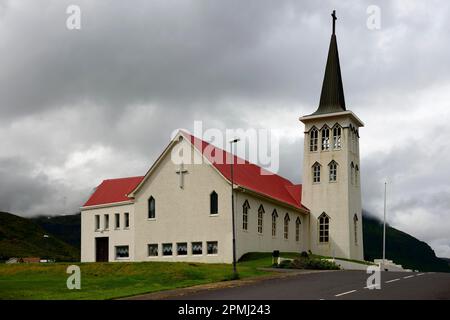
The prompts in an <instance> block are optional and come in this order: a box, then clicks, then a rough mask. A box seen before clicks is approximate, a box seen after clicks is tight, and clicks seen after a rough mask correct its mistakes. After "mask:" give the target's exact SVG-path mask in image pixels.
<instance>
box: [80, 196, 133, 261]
mask: <svg viewBox="0 0 450 320" xmlns="http://www.w3.org/2000/svg"><path fill="white" fill-rule="evenodd" d="M133 211H134V209H133V205H131V204H129V205H120V206H110V207H104V208H98V209H91V210H83V211H81V262H95V259H96V255H95V250H96V248H95V238H99V237H108V254H109V261H132V260H134V238H135V237H134V226H135V223H134V212H133ZM126 212H127V213H129V216H130V219H129V221H130V226H129V227H128V228H125V218H124V214H125V213H126ZM115 214H119V217H120V227H119V228H116V227H115ZM96 215H98V216H99V217H100V229H98V230H96V222H95V216H96ZM105 215H109V227H108V228H107V229H105ZM116 246H129V258H128V259H125V258H121V259H116V256H115V247H116Z"/></svg>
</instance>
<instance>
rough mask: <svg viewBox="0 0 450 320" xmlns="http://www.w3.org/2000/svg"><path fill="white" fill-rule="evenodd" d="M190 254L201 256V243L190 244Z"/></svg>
mask: <svg viewBox="0 0 450 320" xmlns="http://www.w3.org/2000/svg"><path fill="white" fill-rule="evenodd" d="M192 254H193V255H201V254H203V243H201V242H192Z"/></svg>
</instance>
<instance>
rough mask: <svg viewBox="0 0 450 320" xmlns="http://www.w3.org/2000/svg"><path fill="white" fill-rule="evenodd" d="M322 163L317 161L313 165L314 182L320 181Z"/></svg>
mask: <svg viewBox="0 0 450 320" xmlns="http://www.w3.org/2000/svg"><path fill="white" fill-rule="evenodd" d="M320 167H322V165H321V164H320V163H318V162H315V163H314V164H313V165H312V182H313V183H320V180H321V179H320V176H321V171H322V170H321V168H320Z"/></svg>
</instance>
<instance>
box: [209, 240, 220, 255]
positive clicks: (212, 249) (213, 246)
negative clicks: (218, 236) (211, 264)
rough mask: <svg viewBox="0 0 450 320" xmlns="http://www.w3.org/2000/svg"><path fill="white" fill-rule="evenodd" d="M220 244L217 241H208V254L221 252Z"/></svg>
mask: <svg viewBox="0 0 450 320" xmlns="http://www.w3.org/2000/svg"><path fill="white" fill-rule="evenodd" d="M218 246H219V245H218V243H217V241H208V242H207V243H206V248H207V251H208V254H217V253H218V252H219V248H218Z"/></svg>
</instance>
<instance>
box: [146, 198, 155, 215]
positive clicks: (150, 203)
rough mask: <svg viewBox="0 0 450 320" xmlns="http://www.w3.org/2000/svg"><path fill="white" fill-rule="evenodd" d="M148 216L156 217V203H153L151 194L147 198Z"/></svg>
mask: <svg viewBox="0 0 450 320" xmlns="http://www.w3.org/2000/svg"><path fill="white" fill-rule="evenodd" d="M148 218H149V219H155V218H156V204H155V198H153V196H151V197H150V198H149V199H148Z"/></svg>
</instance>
